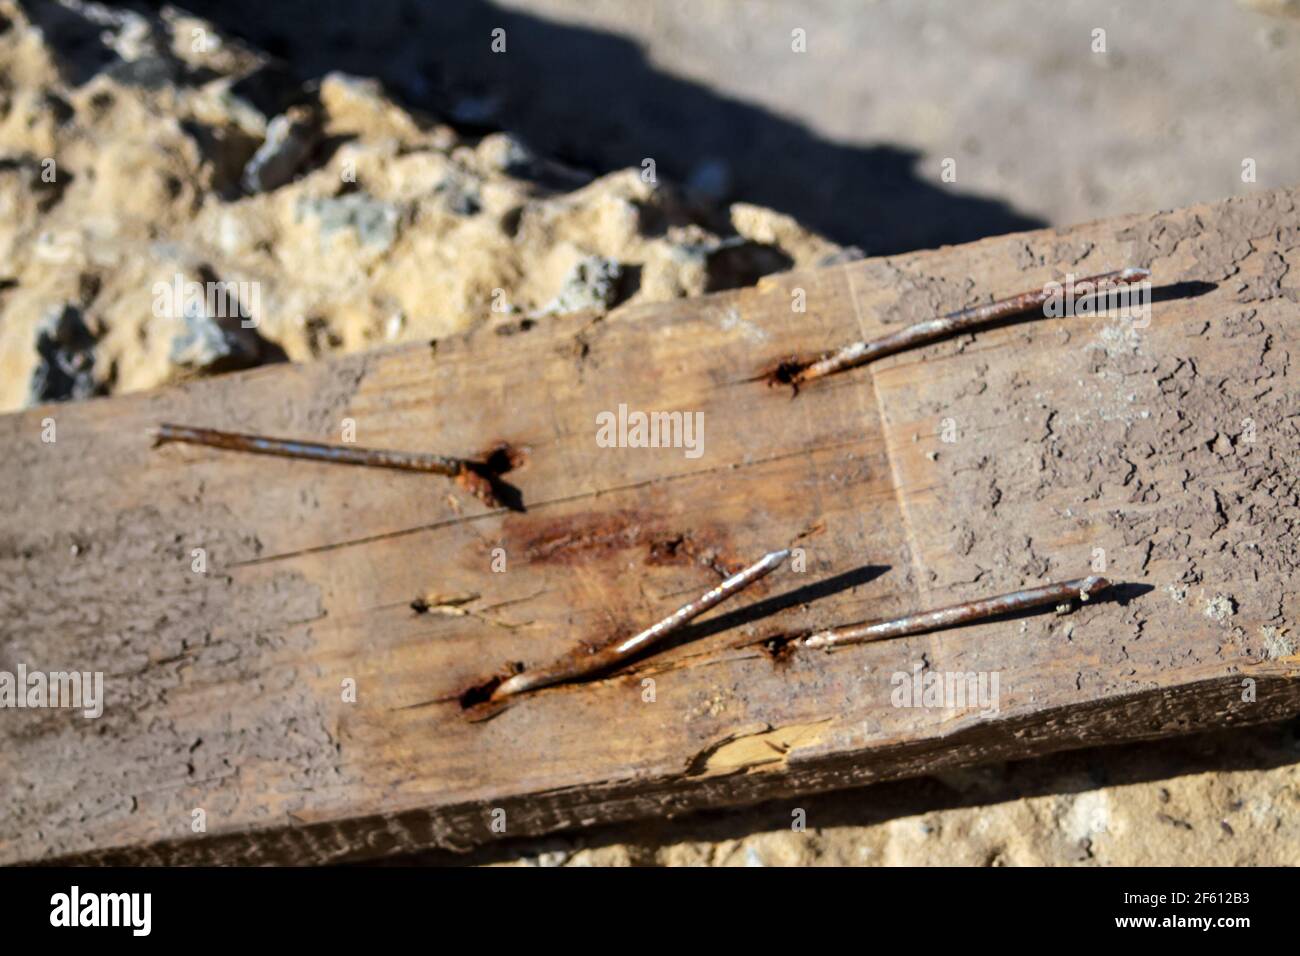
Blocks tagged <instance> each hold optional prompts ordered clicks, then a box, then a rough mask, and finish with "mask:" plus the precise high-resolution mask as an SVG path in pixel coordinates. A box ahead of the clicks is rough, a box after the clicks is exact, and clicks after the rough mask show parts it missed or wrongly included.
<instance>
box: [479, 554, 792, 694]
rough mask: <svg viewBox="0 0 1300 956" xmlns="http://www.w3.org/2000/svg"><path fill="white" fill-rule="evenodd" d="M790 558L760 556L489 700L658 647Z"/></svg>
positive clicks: (524, 676) (510, 682) (520, 677)
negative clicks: (655, 619)
mask: <svg viewBox="0 0 1300 956" xmlns="http://www.w3.org/2000/svg"><path fill="white" fill-rule="evenodd" d="M789 556H790V550H789V549H788V548H783V549H782V550H780V551H772V552H770V553H769V554H765V555H763V557H762V558H761V559H759V560H758V561H756V562H754V563H753V564H751V565H750V566H749V567H747V568H745V570H743V571H740V572H738V573H736V574H733V575H732V576H731V577H729V578H727V579H726V580H725V581H723V582H722V583H721V584H719V585H718V586H717V587H714V588H710V589H709V590H708V591H706V592H704V594H702V595H700V596H699V597H698V598H696V599H695V600H694V601H691V602H690V603H689V604H683V605H682V606H681V607H679V608H678V609H677V610H676V611H673V613H672V614H669V615H668V616H667V617H666V618H664V619H663V620H662V621H660V622H659V623H658V624H654V625H651V626H650V627H647V628H646V629H645V630H644V631H641V632H640V633H637V634H634V635H632V636H631V637H629V638H626V639H624V640H622V641H615V642H613V643H611V644H607V645H605V646H604V647H602V648H598V649H597V650H595V651H593V652H591V653H588V652H587V651H586V650H585V649H583V650H579V651H576V652H571V653H569V654H567V655H565V656H564V657H563V658H561V659H560V660H559V661H557V662H556V663H554V664H552V665H550V666H549V667H541V668H538V669H536V670H531V671H524V672H523V673H520V674H516V675H515V676H513V677H510V678H508V679H507V680H505V681H503V682H502V683H501V684H500V685H499V686H498V687H497V688H496V690H494V691H493V692H492V696H491V697H490V698H489V699H490V700H500V699H501V698H503V697H510V696H513V695H515V694H522V693H523V692H524V691H529V690H536V689H537V688H539V687H547V686H549V685H551V684H559V683H562V682H564V681H570V680H576V679H577V678H580V677H585V676H587V675H588V674H593V673H595V672H597V671H601V670H604V669H606V668H607V667H611V666H613V665H614V664H617V663H620V662H621V661H624V660H627V659H628V658H629V657H632V656H633V655H635V654H638V653H640V652H641V651H643V650H645V649H646V648H647V647H650V646H651V645H653V644H657V643H658V642H659V641H661V640H663V639H664V638H665V637H667V636H668V635H669V634H671V633H673V632H674V631H676V630H679V629H680V628H682V627H683V626H684V625H685V624H686V623H687V622H688V621H690V620H692V619H693V618H697V617H699V616H700V615H701V614H703V613H704V612H705V611H707V610H709V608H711V607H714V606H716V605H718V604H721V603H722V602H723V601H725V600H726V599H727V598H729V597H731V596H732V595H733V594H738V593H739V592H740V591H743V590H744V589H745V588H747V587H749V586H750V585H751V584H753V583H754V582H755V581H757V580H759V579H760V578H763V577H766V576H767V575H768V574H771V573H772V572H773V571H775V570H776V569H777V568H778V567H780V565H781V562H782V561H784V560H785V559H786V558H787V557H789Z"/></svg>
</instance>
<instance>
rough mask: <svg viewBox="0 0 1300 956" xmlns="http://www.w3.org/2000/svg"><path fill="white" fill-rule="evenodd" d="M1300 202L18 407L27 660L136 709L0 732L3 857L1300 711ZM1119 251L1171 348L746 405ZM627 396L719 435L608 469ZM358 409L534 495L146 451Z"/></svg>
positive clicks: (879, 774) (471, 812)
mask: <svg viewBox="0 0 1300 956" xmlns="http://www.w3.org/2000/svg"><path fill="white" fill-rule="evenodd" d="M1296 198H1297V194H1295V193H1291V192H1287V191H1281V192H1275V193H1266V194H1261V195H1259V196H1255V197H1249V198H1246V199H1241V200H1233V201H1231V202H1228V203H1224V204H1219V205H1213V206H1204V207H1197V208H1194V209H1189V210H1183V211H1180V212H1177V213H1171V214H1165V215H1160V216H1156V217H1134V218H1128V219H1124V220H1119V221H1111V222H1102V223H1095V224H1091V225H1087V226H1081V227H1078V228H1076V229H1071V230H1062V231H1042V232H1035V233H1026V234H1020V235H1014V236H1006V237H1000V238H996V239H990V240H986V241H983V242H980V243H975V244H972V245H968V246H961V247H955V248H945V249H940V250H936V251H932V252H924V253H916V254H909V255H905V256H898V257H893V258H889V259H869V260H864V261H861V262H858V263H853V264H850V265H846V266H840V267H835V268H831V269H826V270H819V271H816V272H805V273H789V274H785V275H782V276H779V277H774V278H771V279H768V280H765V281H764V282H763V283H762V284H760V286H759V287H757V288H755V289H748V290H742V291H737V292H734V293H725V294H720V295H714V296H709V297H707V298H703V299H698V300H690V301H679V302H675V303H672V304H668V305H658V306H649V307H640V308H635V309H623V310H618V311H615V312H613V313H611V314H609V315H606V316H595V315H580V316H568V317H561V318H553V319H548V320H544V321H541V322H540V323H538V324H537V325H536V326H534V327H533V328H531V329H530V330H528V331H525V332H520V333H518V334H515V335H511V336H502V335H498V334H495V333H494V332H493V331H492V329H491V328H490V327H489V326H486V325H485V326H484V327H482V328H480V329H479V330H477V331H476V332H474V333H472V334H470V335H468V336H465V337H463V338H459V339H455V340H447V341H439V342H437V343H430V344H420V345H413V346H406V347H402V348H396V349H391V350H387V351H381V352H375V353H370V354H366V355H359V356H354V357H351V358H347V359H343V360H340V361H334V362H326V363H320V364H316V365H308V366H290V365H279V366H273V367H266V368H261V369H258V370H255V371H253V372H249V373H245V374H239V375H230V376H225V377H221V378H216V379H211V380H206V381H199V382H194V383H191V384H188V385H185V386H183V387H179V388H173V389H167V390H163V391H159V392H155V393H149V394H139V395H129V396H123V397H119V398H113V399H108V400H96V401H90V402H85V403H80V404H76V405H63V406H47V407H42V408H36V409H31V410H29V411H26V412H24V413H21V414H17V415H11V416H7V417H4V418H2V419H0V443H2V447H3V448H4V449H5V452H6V454H5V455H4V458H3V461H0V477H2V478H3V481H4V485H5V487H6V489H7V494H6V498H7V499H8V501H9V503H10V508H9V509H7V514H6V516H5V518H4V519H3V525H0V612H2V613H0V622H2V623H0V628H2V634H0V670H7V671H11V672H12V671H14V670H16V668H17V666H18V665H19V664H20V663H21V664H24V665H25V666H26V667H27V668H28V669H29V670H47V671H48V670H64V669H76V670H82V671H103V672H105V674H106V695H107V701H106V705H105V712H104V715H103V716H102V717H101V718H98V719H93V720H89V719H85V718H83V717H82V716H81V715H80V714H77V713H73V712H70V711H67V710H4V711H0V779H3V780H4V781H5V786H4V788H3V794H2V795H0V862H11V863H12V862H22V861H27V862H30V861H51V860H60V861H69V862H88V861H106V862H165V863H176V862H183V863H260V862H288V863H304V862H323V861H335V860H345V859H358V858H365V857H373V856H377V855H382V854H388V853H393V852H400V851H409V850H414V849H421V848H428V847H441V848H452V849H457V848H464V847H472V846H475V845H478V844H481V843H484V842H488V841H492V840H497V839H501V838H503V837H516V836H523V835H532V834H539V833H544V832H549V831H554V830H560V829H566V828H573V827H582V826H587V825H592V824H595V823H607V822H611V821H619V820H628V819H634V818H640V817H646V816H652V815H653V816H672V815H675V814H680V813H685V812H690V811H694V810H698V809H701V808H709V807H722V806H728V805H738V804H742V803H746V802H752V801H756V800H761V799H769V798H777V797H794V796H796V795H798V794H800V793H806V792H813V791H818V790H827V789H833V788H838V787H846V786H852V785H856V784H861V783H864V782H868V781H874V780H881V779H886V778H891V777H900V776H907V775H916V774H924V773H928V772H932V771H935V770H938V769H942V768H949V767H954V766H959V765H964V764H971V763H976V762H980V761H987V760H998V759H1007V758H1014V757H1025V756H1030V755H1034V754H1040V753H1047V752H1051V751H1055V750H1061V749H1066V748H1071V747H1080V746H1090V745H1096V744H1098V743H1107V742H1118V741H1123V740H1133V739H1139V738H1152V737H1159V736H1164V735H1169V734H1178V733H1185V732H1189V731H1193V730H1197V729H1200V728H1204V727H1212V726H1222V725H1227V724H1235V723H1254V722H1263V721H1267V720H1271V719H1276V718H1277V717H1280V716H1282V715H1285V714H1290V713H1294V712H1296V711H1298V710H1300V680H1297V664H1300V658H1297V656H1296V655H1295V649H1294V648H1295V641H1294V634H1293V633H1291V632H1292V631H1294V630H1295V627H1296V625H1295V604H1294V599H1293V592H1292V591H1291V590H1290V587H1291V586H1290V581H1291V580H1292V579H1293V578H1294V576H1295V571H1296V569H1297V565H1298V564H1300V544H1298V542H1297V537H1296V530H1297V529H1296V522H1297V492H1298V489H1300V484H1298V483H1297V475H1296V466H1295V461H1296V453H1297V450H1298V448H1300V390H1298V389H1297V388H1296V379H1297V377H1298V376H1300V373H1297V372H1296V371H1295V370H1294V369H1293V368H1292V355H1293V354H1294V353H1295V352H1296V347H1297V345H1298V344H1300V331H1298V330H1297V325H1296V322H1295V318H1294V316H1295V305H1296V283H1295V280H1294V279H1290V281H1288V279H1289V277H1290V275H1291V269H1290V267H1291V265H1292V263H1294V261H1295V260H1296V258H1297V257H1298V256H1300V252H1298V251H1297V250H1298V249H1300V214H1298V213H1297V209H1296ZM1126 264H1133V265H1141V266H1147V267H1150V268H1151V269H1152V270H1153V272H1154V285H1155V286H1156V302H1155V303H1154V305H1153V306H1152V310H1151V317H1150V324H1149V326H1147V327H1143V328H1137V327H1134V323H1132V322H1127V321H1125V320H1121V319H1116V318H1114V317H1113V316H1107V315H1101V316H1095V315H1086V316H1085V315H1075V316H1070V317H1066V318H1062V319H1054V320H1039V321H1035V322H1019V323H1007V324H1004V325H1003V326H1001V327H998V328H994V329H990V330H986V331H984V332H980V333H976V334H974V335H967V336H963V337H961V338H958V339H954V340H951V341H946V342H941V343H936V344H934V345H931V346H928V347H926V348H923V349H919V350H916V351H912V352H908V353H905V354H901V355H897V356H893V357H891V358H888V359H885V360H883V361H881V362H879V363H877V364H875V365H873V366H872V367H870V368H867V369H858V370H855V371H853V372H849V373H846V374H843V375H839V376H836V377H834V378H832V379H828V380H826V381H825V382H822V383H818V384H817V385H816V386H814V387H809V388H807V389H805V390H804V391H802V392H801V393H800V394H799V395H798V397H797V398H792V397H791V396H790V393H789V391H788V390H782V389H776V388H770V387H768V386H767V385H765V384H763V383H762V382H760V381H755V378H756V376H758V375H760V373H761V372H762V371H763V370H764V369H766V368H770V367H771V366H772V365H773V364H774V363H775V362H777V361H779V360H780V359H782V358H785V357H787V356H789V355H791V354H796V353H798V354H806V353H809V352H816V351H818V350H820V349H823V348H828V347H832V346H838V345H842V344H844V343H846V342H848V341H850V340H852V339H855V338H858V337H868V336H871V335H874V334H878V333H880V332H882V331H884V330H887V329H890V328H893V327H897V324H898V323H899V322H905V321H916V320H920V319H923V318H927V317H929V316H930V315H932V314H935V313H938V312H943V311H948V310H950V309H953V308H958V307H962V306H965V305H970V304H974V303H977V302H981V301H988V300H990V299H992V298H998V297H1002V296H1005V295H1008V294H1011V293H1013V292H1019V291H1022V290H1024V289H1030V288H1034V287H1036V286H1039V285H1041V284H1042V283H1044V282H1045V281H1048V280H1051V279H1054V278H1056V279H1060V278H1062V277H1063V276H1064V275H1065V274H1066V273H1074V274H1077V275H1087V274H1090V273H1094V272H1099V271H1103V270H1104V269H1109V268H1117V267H1119V266H1121V265H1126ZM799 290H802V293H803V296H804V297H806V305H807V308H806V311H803V312H800V311H796V310H795V309H794V308H793V304H794V303H795V302H796V301H797V299H798V294H797V293H798V291H799ZM619 404H626V405H627V406H628V407H629V408H630V409H633V410H645V411H650V410H658V411H683V412H697V411H698V412H702V413H703V415H704V423H705V428H704V446H703V447H704V452H703V454H702V455H701V456H700V457H698V458H691V457H688V456H687V455H686V454H685V452H684V450H683V449H681V448H659V449H643V448H602V447H599V446H598V445H597V443H596V441H595V434H596V416H597V415H598V414H599V413H601V412H604V411H616V410H617V408H618V406H619ZM49 419H53V421H54V423H55V426H56V428H57V432H56V435H57V440H56V441H54V442H53V443H48V442H44V441H42V426H43V423H47V420H49ZM346 419H350V420H352V421H354V422H355V425H356V441H357V443H358V444H360V445H365V446H371V447H389V448H402V449H411V450H419V451H431V452H438V453H442V454H449V455H465V456H474V455H476V454H478V453H480V452H482V451H483V450H484V449H487V448H489V447H491V446H493V445H495V444H497V443H499V442H507V443H509V444H510V445H511V446H513V447H514V448H516V449H517V450H519V451H520V452H521V453H522V463H521V465H520V467H519V468H517V469H516V470H515V471H513V472H511V473H510V474H509V475H508V476H507V477H508V479H509V480H510V481H511V482H512V483H513V484H514V485H515V486H516V487H517V488H518V489H519V490H520V493H521V494H522V497H523V503H524V508H525V510H523V511H511V510H505V509H497V510H490V509H488V508H486V507H484V506H483V505H482V504H481V503H479V502H478V501H476V500H475V499H473V498H472V497H470V496H468V495H466V494H465V493H464V492H462V491H460V490H459V489H457V488H456V487H455V486H453V485H452V484H451V483H450V482H448V481H447V480H445V479H441V478H438V477H435V476H422V475H410V474H401V473H391V472H384V471H378V470H364V469H357V468H349V467H338V466H330V465H324V464H315V463H307V462H294V461H282V460H277V459H271V458H263V457H258V456H248V455H240V454H234V453H229V452H221V451H216V450H209V449H202V448H195V447H187V446H167V447H163V448H157V449H155V448H153V447H152V446H151V439H150V429H151V428H152V427H153V426H155V425H156V424H158V423H159V422H161V421H174V422H182V423H186V424H192V425H201V426H209V427H216V428H224V429H230V430H237V431H260V432H263V433H267V434H272V435H278V436H287V437H297V438H304V439H312V440H324V441H337V440H339V437H340V434H341V430H342V428H343V427H344V424H345V420H346ZM1247 420H1248V421H1249V424H1245V423H1246V422H1247ZM947 438H951V439H952V440H951V441H947V440H945V439H947ZM787 545H793V546H795V547H797V548H802V549H803V555H804V558H805V561H806V566H805V569H804V570H802V571H796V570H783V571H781V572H778V573H776V574H774V575H772V576H770V577H769V578H767V579H766V580H764V581H763V582H761V583H760V584H759V585H757V586H756V587H755V588H754V589H753V591H752V593H751V592H746V594H745V595H744V596H743V597H741V598H740V599H738V600H736V601H734V602H732V603H730V604H727V605H724V606H723V607H721V608H719V609H717V610H715V611H713V612H711V613H710V614H709V615H708V616H706V617H704V618H702V619H701V620H700V621H699V622H697V623H696V624H695V625H694V626H693V627H692V628H691V629H690V631H689V632H688V633H687V634H686V635H685V636H684V637H683V638H681V639H678V640H676V641H675V642H670V645H669V646H668V648H667V649H666V650H665V651H663V652H662V653H656V654H654V655H652V656H649V657H646V658H645V659H643V660H641V661H639V662H636V663H634V664H632V665H631V666H629V667H626V668H624V669H623V670H621V671H618V672H616V673H614V674H611V675H608V676H606V677H605V678H603V679H600V680H596V681H593V682H590V683H584V684H580V685H572V686H560V687H554V688H550V689H546V690H543V691H539V692H537V693H535V694H532V695H528V696H526V697H524V698H521V699H520V700H519V701H518V702H517V703H515V704H514V705H513V706H511V707H509V708H507V709H506V710H504V711H503V712H501V713H500V714H498V715H496V716H495V717H493V718H492V719H490V720H486V721H482V722H477V723H476V722H471V721H469V720H467V719H466V717H465V712H464V710H463V708H462V703H461V697H462V695H463V694H465V692H466V691H469V690H470V689H471V688H473V687H475V686H476V685H478V684H481V683H482V682H483V681H485V680H487V679H488V678H489V677H491V676H492V675H493V674H501V673H505V672H506V671H507V669H508V668H509V667H510V666H511V665H512V664H520V665H523V666H527V667H535V666H539V665H541V664H544V663H547V662H548V661H550V660H551V659H552V658H554V657H556V656H558V655H560V654H562V653H564V652H565V651H567V650H569V649H571V648H572V647H573V646H574V645H575V644H576V642H579V641H586V642H591V643H600V642H603V641H605V640H608V639H611V638H613V637H616V636H620V635H625V634H627V633H629V632H630V631H632V630H634V629H639V628H640V627H643V626H645V625H646V624H648V623H651V622H652V621H654V620H656V619H658V618H659V617H661V616H663V614H665V613H667V612H668V611H670V610H672V609H673V608H675V607H676V606H677V605H679V604H681V603H682V602H683V601H684V600H686V599H688V598H690V597H694V596H695V595H697V594H698V593H699V592H701V591H703V590H704V589H705V588H707V587H709V586H711V585H712V584H714V583H716V582H717V581H718V579H719V575H720V574H723V573H725V572H726V571H727V570H735V569H737V568H739V567H740V566H742V565H744V564H747V563H749V562H751V561H753V560H755V559H757V558H758V557H759V556H760V555H761V554H763V553H764V552H765V551H768V550H771V549H773V548H777V547H782V546H787ZM195 549H203V552H204V554H205V556H206V571H205V572H203V573H197V572H195V571H194V570H193V562H194V560H195V558H194V552H195ZM496 549H501V550H500V551H497V550H496ZM1097 549H1101V551H1102V552H1104V560H1105V562H1106V574H1107V576H1108V577H1110V578H1111V580H1113V581H1118V582H1121V584H1122V585H1123V586H1122V587H1121V588H1120V589H1119V590H1118V594H1117V599H1112V600H1102V601H1098V602H1095V603H1090V604H1088V605H1086V606H1084V607H1083V608H1082V609H1080V610H1079V611H1077V612H1076V613H1074V614H1070V615H1067V616H1057V615H1054V614H1052V613H1050V612H1049V613H1047V614H1039V615H1033V616H1029V617H1024V618H1020V619H1016V620H1004V621H999V622H993V623H988V624H983V625H979V626H974V627H967V628H962V629H959V630H952V631H947V632H942V633H936V634H929V635H922V636H917V637H912V638H905V639H900V640H895V641H887V642H882V643H879V644H868V645H863V646H859V647H853V648H849V649H845V650H843V651H838V652H836V653H833V654H794V655H782V654H773V653H771V651H770V650H769V648H768V647H767V646H766V644H765V642H769V641H771V640H772V639H778V640H779V638H780V637H782V636H786V635H790V634H794V633H797V632H800V631H802V630H805V629H809V628H814V627H822V626H827V625H831V624H836V623H847V622H852V621H859V620H863V619H868V618H874V617H882V616H886V615H891V614H896V613H903V612H906V611H911V610H915V609H917V608H919V607H929V606H938V605H940V604H944V603H950V602H952V601H954V600H964V599H969V598H974V597H979V596H987V595H992V594H996V593H1001V592H1003V591H1007V590H1011V589H1013V588H1016V587H1020V586H1023V585H1028V584H1034V583H1040V582H1042V581H1044V580H1049V579H1053V578H1057V579H1059V578H1066V577H1076V576H1080V575H1082V574H1086V573H1088V572H1089V571H1090V569H1091V566H1092V563H1093V562H1094V561H1096V560H1100V558H1099V554H1100V552H1098V550H1097ZM494 556H495V559H496V561H497V564H498V567H499V560H500V558H501V557H502V556H504V559H505V570H504V571H496V570H494V569H493V565H494ZM412 602H416V604H417V606H418V607H420V608H421V609H422V611H423V612H422V613H421V612H419V611H417V610H415V609H413V608H412ZM1288 629H1290V630H1288ZM918 667H919V668H923V669H924V671H925V672H930V673H935V674H939V675H944V674H948V673H951V674H967V673H971V674H980V673H983V674H985V675H993V674H996V675H997V679H998V687H999V694H998V700H997V708H996V712H990V713H987V714H981V713H980V712H978V711H977V710H975V709H972V708H956V707H946V706H939V707H898V706H894V703H893V702H892V701H891V694H892V691H893V690H894V676H895V675H896V674H907V675H911V674H912V673H913V672H914V669H915V668H918ZM349 681H351V682H355V687H356V700H355V702H350V701H347V700H345V699H344V698H345V694H344V687H345V686H346V685H347V682H349ZM647 681H650V682H652V683H649V684H648V683H647ZM651 689H652V690H653V694H651V693H650V691H651ZM792 805H795V804H793V803H792ZM196 810H202V811H203V815H204V817H205V823H206V830H205V831H204V832H195V831H194V820H195V818H196V814H195V811H196ZM494 811H503V813H497V812H494ZM502 819H504V824H505V826H504V832H500V831H499V829H496V828H494V827H493V823H494V821H500V820H502ZM810 825H813V826H815V825H816V824H815V821H810Z"/></svg>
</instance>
